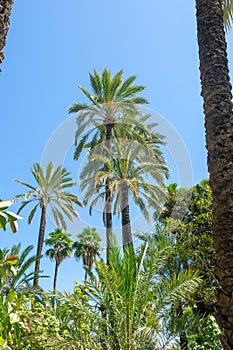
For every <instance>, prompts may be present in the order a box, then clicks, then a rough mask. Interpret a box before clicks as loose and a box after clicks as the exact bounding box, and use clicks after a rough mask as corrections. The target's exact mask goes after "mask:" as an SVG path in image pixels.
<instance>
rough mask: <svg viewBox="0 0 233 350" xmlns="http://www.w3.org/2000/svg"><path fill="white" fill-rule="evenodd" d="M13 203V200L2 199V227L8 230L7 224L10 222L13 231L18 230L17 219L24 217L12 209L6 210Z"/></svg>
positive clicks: (0, 226) (0, 223)
mask: <svg viewBox="0 0 233 350" xmlns="http://www.w3.org/2000/svg"><path fill="white" fill-rule="evenodd" d="M12 204H13V201H2V200H0V229H3V230H4V231H6V229H7V224H8V223H9V224H10V227H11V231H12V232H13V233H15V232H17V231H18V222H17V220H22V219H23V218H22V217H21V216H19V215H17V214H15V213H13V212H12V211H9V210H6V209H8V208H9V207H10V206H11V205H12Z"/></svg>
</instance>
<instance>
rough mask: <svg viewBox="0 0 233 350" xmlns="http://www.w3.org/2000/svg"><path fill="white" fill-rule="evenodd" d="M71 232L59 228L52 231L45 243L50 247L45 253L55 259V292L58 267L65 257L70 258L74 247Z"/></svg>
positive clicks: (54, 289)
mask: <svg viewBox="0 0 233 350" xmlns="http://www.w3.org/2000/svg"><path fill="white" fill-rule="evenodd" d="M70 236H71V235H70V234H69V233H67V232H64V231H63V230H62V229H60V228H57V229H56V230H55V231H54V232H50V234H49V238H47V239H45V244H46V245H47V246H49V247H50V248H49V249H47V250H46V252H45V255H46V256H48V257H49V258H50V259H51V260H55V271H54V279H53V292H54V293H55V292H56V287H57V275H58V269H59V267H60V265H61V263H62V261H63V260H64V259H65V258H69V257H70V256H71V253H72V249H73V241H72V239H71V238H70Z"/></svg>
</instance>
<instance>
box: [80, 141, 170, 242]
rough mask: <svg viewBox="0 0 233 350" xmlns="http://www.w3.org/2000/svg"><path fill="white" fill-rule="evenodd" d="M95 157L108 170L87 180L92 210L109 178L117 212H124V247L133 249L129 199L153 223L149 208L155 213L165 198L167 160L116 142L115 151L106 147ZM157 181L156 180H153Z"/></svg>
mask: <svg viewBox="0 0 233 350" xmlns="http://www.w3.org/2000/svg"><path fill="white" fill-rule="evenodd" d="M97 151H98V153H96V154H93V155H92V156H93V159H97V160H99V161H101V162H102V163H103V164H106V165H107V166H106V167H107V168H108V169H109V170H108V171H106V167H105V168H103V169H102V170H100V171H98V172H97V174H94V175H93V177H92V178H88V179H84V180H83V181H82V182H81V188H82V189H85V188H86V187H87V192H86V195H85V198H86V199H90V198H93V195H94V199H93V201H92V203H91V204H90V207H91V208H92V206H93V205H94V204H95V203H96V201H97V200H98V199H99V198H101V197H103V196H104V193H105V191H106V187H105V182H106V178H107V177H108V179H109V185H110V191H111V196H112V197H113V199H114V210H113V212H114V213H116V212H117V211H118V213H121V225H122V242H123V247H124V248H125V247H126V246H127V245H131V246H133V243H132V232H131V223H130V211H129V199H130V195H132V198H133V200H134V203H135V204H136V205H138V206H139V208H140V209H141V211H142V213H143V215H144V216H145V218H146V219H147V220H148V221H149V219H150V216H149V210H148V208H149V207H152V208H154V209H155V210H158V209H160V206H161V204H162V202H163V200H164V199H165V193H166V190H165V182H164V180H165V176H166V175H167V171H168V168H167V166H166V164H165V161H164V159H163V157H162V156H161V155H160V154H159V153H158V154H157V158H156V157H155V156H154V151H153V152H151V150H150V149H148V148H146V147H144V146H142V145H141V144H137V143H136V142H134V143H132V142H126V140H123V142H122V143H121V142H115V143H113V148H112V149H107V148H106V147H105V146H104V147H102V151H101V149H99V150H97ZM150 177H151V178H150ZM152 180H153V181H152Z"/></svg>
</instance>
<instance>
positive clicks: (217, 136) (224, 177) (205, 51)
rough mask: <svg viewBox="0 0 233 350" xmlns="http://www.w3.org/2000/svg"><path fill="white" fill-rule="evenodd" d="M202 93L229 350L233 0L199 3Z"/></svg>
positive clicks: (222, 322)
mask: <svg viewBox="0 0 233 350" xmlns="http://www.w3.org/2000/svg"><path fill="white" fill-rule="evenodd" d="M196 10H197V11H196V19H197V36H198V45H199V58H200V72H201V86H202V92H201V95H202V96H203V99H204V114H205V129H206V145H207V146H206V147H207V150H208V170H209V173H210V186H211V189H212V195H213V222H214V232H213V234H214V248H215V251H216V269H215V275H216V277H217V279H218V280H219V285H220V288H219V289H218V291H217V292H216V298H217V302H218V305H219V309H218V311H217V313H216V318H217V321H218V323H219V326H220V328H221V329H224V337H222V344H223V347H224V349H225V350H226V349H233V318H232V312H233V311H232V310H233V283H232V277H233V272H232V261H233V234H232V232H233V215H232V207H233V191H232V187H233V180H232V179H233V170H232V169H233V168H232V148H233V142H232V134H233V127H232V118H233V115H232V87H231V84H230V77H229V69H228V59H227V44H226V39H225V32H224V11H225V20H226V23H227V24H228V26H229V24H231V20H232V13H233V1H232V0H205V1H203V0H196Z"/></svg>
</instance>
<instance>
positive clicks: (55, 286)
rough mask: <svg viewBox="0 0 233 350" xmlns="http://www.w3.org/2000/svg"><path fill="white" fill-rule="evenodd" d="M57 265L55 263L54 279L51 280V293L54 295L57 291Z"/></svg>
mask: <svg viewBox="0 0 233 350" xmlns="http://www.w3.org/2000/svg"><path fill="white" fill-rule="evenodd" d="M58 267H59V265H58V263H57V262H56V263H55V270H54V278H53V292H54V293H56V290H57V273H58Z"/></svg>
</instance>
